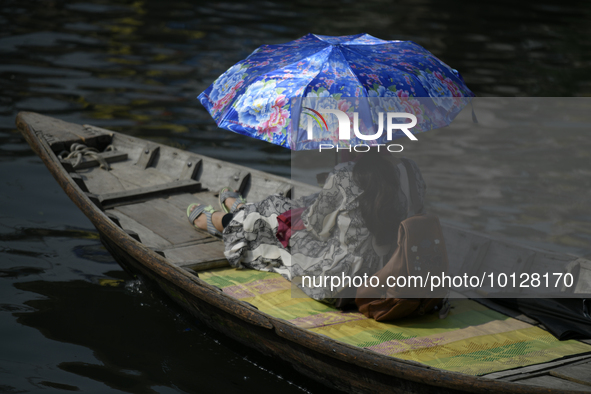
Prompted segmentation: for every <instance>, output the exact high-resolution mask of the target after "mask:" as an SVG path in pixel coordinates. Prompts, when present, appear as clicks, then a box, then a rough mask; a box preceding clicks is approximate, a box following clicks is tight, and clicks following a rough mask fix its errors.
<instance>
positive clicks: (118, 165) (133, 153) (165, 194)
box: [16, 112, 591, 393]
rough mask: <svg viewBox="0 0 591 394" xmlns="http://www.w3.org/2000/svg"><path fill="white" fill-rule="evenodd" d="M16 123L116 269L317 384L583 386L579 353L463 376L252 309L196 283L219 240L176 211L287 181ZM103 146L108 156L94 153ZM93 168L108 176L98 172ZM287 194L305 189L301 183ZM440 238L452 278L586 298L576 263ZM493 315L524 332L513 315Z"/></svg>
mask: <svg viewBox="0 0 591 394" xmlns="http://www.w3.org/2000/svg"><path fill="white" fill-rule="evenodd" d="M16 121H17V126H18V128H19V129H20V131H21V132H22V133H23V135H24V136H25V138H26V140H27V141H28V143H29V144H30V146H31V147H32V149H33V150H34V151H35V152H36V153H37V154H38V155H39V157H40V158H41V159H42V160H43V162H44V163H45V165H46V166H47V168H48V169H49V170H50V172H51V174H52V175H53V176H54V177H55V179H56V180H57V182H58V183H59V185H60V186H61V187H62V188H63V189H64V191H65V192H66V194H67V195H68V196H69V197H70V198H71V199H72V201H73V202H74V203H75V204H76V205H77V206H78V208H80V209H81V210H82V211H83V212H84V214H85V215H86V216H87V217H88V218H89V219H90V220H91V222H92V223H93V225H94V226H96V228H97V229H98V231H99V233H100V236H101V240H102V242H103V244H104V245H105V247H106V248H107V249H108V250H109V251H110V252H111V253H112V255H113V256H114V258H115V259H116V260H117V262H118V263H119V264H121V266H122V267H123V268H124V269H126V270H127V271H129V272H130V273H132V274H141V275H143V276H144V277H146V278H148V279H150V280H152V281H154V282H155V283H157V284H158V286H159V287H160V288H161V289H162V290H163V291H164V292H165V293H166V294H168V295H169V296H170V298H171V299H172V300H174V301H175V302H177V303H178V304H180V305H181V306H182V307H183V308H184V309H185V310H186V311H188V312H189V313H191V314H193V315H194V316H196V317H197V318H198V319H199V320H200V321H202V322H204V323H206V324H207V325H209V326H210V327H212V328H213V329H215V330H218V331H220V332H222V333H224V334H226V335H228V336H229V337H231V338H233V339H235V340H237V341H239V342H241V343H243V344H246V345H248V346H251V347H253V348H255V349H257V350H259V351H261V352H262V353H264V354H267V355H270V356H273V357H280V358H282V359H284V360H286V361H288V362H289V363H291V364H292V365H293V366H294V367H295V368H296V369H297V370H299V371H300V372H302V373H304V374H306V375H308V376H310V377H312V378H315V379H317V380H319V381H321V382H323V383H325V384H327V385H329V386H332V387H334V388H337V389H341V390H344V391H348V392H381V393H386V392H396V393H408V392H415V393H456V392H466V393H468V392H470V393H540V392H544V393H557V392H577V391H581V390H582V391H584V390H591V354H578V355H574V356H573V357H570V358H564V359H559V360H555V361H552V362H547V363H543V364H539V365H533V366H529V367H523V368H517V369H512V370H509V371H501V372H496V373H492V374H489V375H485V376H471V375H466V374H462V373H456V372H449V371H445V370H441V369H437V368H433V367H430V366H427V365H425V364H421V363H418V362H413V361H407V360H404V359H400V358H395V357H389V356H385V355H382V354H379V353H376V352H374V351H371V350H367V349H364V348H361V347H356V346H351V345H348V344H346V343H344V342H340V341H337V340H334V339H331V338H328V337H326V336H323V335H319V334H316V333H314V332H312V331H310V330H307V329H305V328H301V327H298V326H295V325H294V324H291V323H289V322H288V321H286V320H282V319H279V318H276V317H273V316H271V315H268V314H266V313H263V312H261V311H259V310H257V309H256V308H255V307H253V306H252V305H250V304H248V303H245V302H242V301H239V300H238V299H236V298H233V297H232V296H230V295H228V294H226V293H224V292H223V291H220V289H219V288H217V287H215V286H212V285H210V284H208V283H207V282H205V281H204V280H202V279H200V278H199V273H200V272H203V271H207V270H211V269H213V268H216V267H222V266H225V265H227V262H226V260H225V259H224V255H223V245H222V242H221V241H220V240H219V239H218V238H215V237H213V236H210V235H209V234H207V233H205V232H203V233H201V232H198V231H195V230H193V228H192V227H191V226H190V224H189V223H188V221H187V220H186V213H185V211H186V207H187V205H188V204H189V203H191V202H195V201H202V202H205V203H211V204H216V203H217V199H216V191H217V190H219V189H220V188H221V187H223V186H227V185H228V183H230V186H232V187H234V188H235V189H238V190H240V191H241V192H242V193H243V194H245V195H247V197H248V199H249V200H250V201H256V200H259V199H262V198H264V197H265V196H267V195H269V194H271V193H286V194H289V193H290V192H291V190H292V182H291V181H289V180H287V179H284V178H281V177H278V176H274V175H270V174H267V173H263V172H260V171H256V170H252V169H248V168H245V167H241V166H238V165H234V164H230V163H226V162H223V161H220V160H215V159H211V158H208V157H205V156H202V155H198V154H195V153H192V152H187V151H183V150H179V149H175V148H172V147H168V146H163V145H159V144H155V143H153V142H149V141H144V140H140V139H137V138H133V137H130V136H127V135H124V134H120V133H116V132H112V131H109V130H105V129H101V128H98V127H93V126H80V125H75V124H72V123H67V122H63V121H60V120H57V119H54V118H50V117H46V116H43V115H39V114H35V113H27V112H22V113H20V114H19V115H18V117H17V120H16ZM73 143H83V144H85V145H86V146H88V147H95V148H97V149H98V150H99V151H100V153H98V154H96V155H95V156H94V158H88V157H87V158H85V159H84V160H82V161H81V162H79V163H76V160H75V159H61V160H60V158H58V154H59V153H60V152H61V151H63V150H64V149H68V148H69V147H70V146H71V145H72V144H73ZM108 146H112V147H114V148H115V149H114V150H110V149H109V148H107V149H105V148H106V147H108ZM105 162H108V163H109V165H110V167H111V170H110V171H104V170H102V169H100V168H99V166H100V165H101V163H103V165H104V163H105ZM298 186H299V187H300V188H302V189H303V190H309V191H311V192H312V191H314V190H315V188H314V187H313V186H308V185H303V184H302V185H298ZM444 232H445V238H446V242H447V245H448V249H449V254H450V262H452V265H454V264H455V266H454V267H452V270H454V269H455V270H457V271H458V272H473V273H478V274H479V273H481V272H484V271H486V270H488V271H489V272H492V271H498V270H501V269H503V267H500V265H502V264H505V263H506V264H509V263H510V262H516V261H518V262H520V266H521V267H522V272H542V271H543V270H544V269H547V267H548V266H549V265H552V267H554V268H556V267H557V266H560V269H562V270H563V272H569V273H572V274H573V275H574V276H575V277H576V286H573V287H571V288H569V289H567V288H565V289H563V290H565V291H575V292H578V291H587V292H588V291H589V288H588V287H586V286H588V285H589V283H590V282H591V281H589V278H590V273H591V264H590V262H589V261H587V260H584V259H580V258H576V257H572V256H567V255H560V254H554V253H549V252H545V251H542V250H536V249H532V248H528V247H523V246H520V245H517V244H514V243H511V242H508V241H505V240H499V239H493V238H490V237H487V236H485V235H483V234H478V233H475V232H471V231H466V230H463V229H461V228H457V227H454V226H451V225H447V224H444ZM501 257H502V258H501ZM454 262H455V263H454ZM495 266H496V268H495ZM489 290H490V289H489ZM483 291H487V289H483ZM496 308H497V309H498V308H501V307H496ZM501 309H502V308H501ZM502 311H503V312H505V313H507V314H509V315H511V316H514V317H517V318H521V319H524V320H527V321H529V322H530V323H532V324H536V322H535V321H532V320H531V319H529V320H528V318H526V317H525V316H518V315H519V314H518V313H516V312H513V311H510V310H502Z"/></svg>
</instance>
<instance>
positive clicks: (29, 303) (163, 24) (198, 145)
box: [0, 0, 591, 392]
mask: <svg viewBox="0 0 591 394" xmlns="http://www.w3.org/2000/svg"><path fill="white" fill-rule="evenodd" d="M590 11H591V4H590V3H588V2H583V1H574V2H569V3H568V4H567V3H564V4H560V5H556V4H550V3H547V2H539V1H520V2H512V3H505V2H502V1H495V2H486V3H482V2H468V1H457V0H451V1H446V2H437V1H435V0H420V1H416V0H412V1H411V0H407V1H401V2H397V3H396V5H393V4H392V3H391V2H387V1H379V0H377V1H369V2H367V1H366V2H350V1H345V2H343V1H339V2H337V1H329V2H321V3H320V2H312V1H309V0H300V1H295V2H275V3H272V2H267V1H252V2H243V1H240V2H238V1H234V2H231V1H226V2H218V3H215V2H209V3H203V2H190V1H166V2H162V1H156V0H133V1H131V0H123V1H117V2H115V1H112V0H89V1H84V2H72V1H65V0H48V1H38V2H34V1H31V2H22V1H16V0H8V1H4V2H2V5H1V6H0V184H1V188H0V296H1V297H2V300H3V304H2V305H0V312H2V313H1V314H0V327H2V328H1V330H2V336H3V338H5V339H4V340H3V341H0V354H2V355H3V356H4V357H3V360H1V361H0V375H1V377H0V381H2V382H3V383H2V385H0V390H4V391H10V390H12V391H14V392H17V391H21V390H34V389H44V390H49V391H52V390H53V391H54V392H62V391H63V390H75V389H76V388H80V389H81V390H85V391H95V392H102V391H104V390H108V389H109V388H110V389H113V390H115V391H123V392H138V391H142V392H149V391H150V390H152V391H155V392H179V391H187V392H194V391H200V392H212V391H220V390H221V389H225V391H228V390H229V391H236V390H242V391H244V390H246V391H248V390H250V391H259V390H261V387H267V388H268V389H269V390H282V391H294V392H302V391H303V390H310V391H314V392H317V391H320V390H322V389H320V388H319V386H318V385H315V384H314V383H310V382H309V381H305V380H303V378H301V375H295V374H294V373H293V371H292V372H290V371H291V369H290V368H287V367H285V366H283V365H280V366H276V365H275V363H274V362H269V361H268V360H266V359H262V361H261V362H259V361H256V362H255V361H252V360H257V359H256V357H257V356H256V355H252V354H251V353H249V352H248V351H247V350H244V349H242V348H238V350H237V353H235V352H233V351H231V350H229V347H232V348H234V347H235V346H236V345H235V344H234V343H233V342H231V341H227V340H226V341H224V339H223V338H217V337H216V336H215V333H211V332H209V331H207V330H205V329H204V330H201V331H200V330H197V329H192V331H188V332H185V331H184V330H185V329H186V328H189V327H194V326H193V325H191V324H188V323H187V322H185V321H184V320H183V319H181V318H178V319H175V318H171V316H175V313H176V312H170V310H169V309H167V308H166V307H164V306H163V304H161V303H159V302H158V300H157V298H154V297H153V296H152V294H153V293H151V292H150V291H145V292H143V293H141V294H139V293H134V292H130V291H129V290H126V288H125V287H120V286H119V282H120V280H122V279H125V280H130V278H128V277H127V276H125V274H124V273H123V272H122V271H121V270H120V269H119V268H118V266H116V265H114V264H113V262H112V261H110V260H109V256H108V255H106V254H104V251H103V250H102V249H101V248H100V246H99V244H98V240H97V239H96V232H95V231H94V229H92V228H91V226H90V224H89V222H88V220H87V219H86V218H85V217H84V216H82V214H81V213H80V212H79V211H78V210H77V208H76V207H75V206H74V205H73V204H72V203H71V202H70V201H69V200H68V199H67V197H65V195H64V194H63V192H62V191H61V190H60V189H59V187H58V186H57V185H56V184H55V182H54V180H53V179H52V178H51V177H50V176H49V174H48V172H47V170H46V169H45V168H44V166H43V165H42V164H41V163H40V161H39V160H38V159H37V158H36V157H35V156H34V154H33V153H32V152H31V150H30V148H29V147H28V145H27V144H26V143H25V142H24V140H23V139H22V137H21V136H20V135H19V134H18V133H15V132H14V118H15V116H16V114H17V112H18V111H23V110H28V111H38V112H42V113H44V114H49V115H53V116H56V117H59V118H62V119H64V120H68V121H73V122H77V123H90V124H95V125H97V126H103V127H109V128H113V129H115V130H117V131H121V132H124V133H128V134H131V135H135V136H141V137H146V138H150V139H152V140H155V141H158V142H163V143H165V144H169V145H173V146H177V147H183V148H186V149H189V150H192V151H195V152H199V153H203V154H206V155H210V156H214V157H217V158H220V159H223V160H229V161H233V162H236V163H239V164H243V165H247V166H251V167H255V168H258V169H262V170H265V171H271V172H273V173H277V174H281V175H289V172H290V154H289V152H287V151H285V150H282V148H280V147H277V146H273V145H271V144H267V143H264V142H262V141H258V140H252V139H247V138H246V137H242V136H239V135H236V134H233V133H231V132H227V131H222V130H219V129H217V128H216V127H215V125H214V124H213V122H212V121H211V119H210V117H209V115H208V114H207V113H206V112H205V110H204V109H203V108H202V107H201V106H200V105H199V104H198V102H197V100H196V96H197V94H199V93H200V92H201V91H202V90H203V89H204V88H205V87H206V86H208V85H209V84H210V83H211V82H212V81H213V80H214V79H215V78H216V77H217V76H218V75H219V74H221V73H222V72H223V71H224V70H226V69H227V68H228V67H230V66H231V65H232V64H234V63H235V62H237V61H238V60H240V59H242V58H244V57H245V56H247V55H248V54H249V53H250V52H251V51H252V50H254V49H255V48H256V47H258V46H259V45H262V44H269V43H281V42H287V41H291V40H293V39H294V38H297V37H299V36H302V35H304V34H306V33H308V32H314V33H318V34H327V35H344V34H354V33H360V32H367V33H370V34H372V35H374V36H377V37H380V38H383V39H408V40H413V41H415V42H417V43H418V44H420V45H423V46H424V47H425V48H427V49H428V50H430V51H432V52H433V53H434V54H435V55H436V56H438V57H440V58H441V59H442V60H443V61H445V62H446V63H448V64H450V65H451V66H452V67H454V68H456V69H458V70H459V71H460V72H461V73H462V75H463V76H464V79H465V81H466V83H467V85H468V86H469V87H470V88H471V89H472V90H473V91H474V92H475V93H476V95H477V96H481V97H482V96H539V97H541V96H589V95H591V72H590V68H591V59H590V54H591V51H590V46H591V43H590V42H589V40H588V39H587V37H588V36H589V33H590V29H591V25H589V23H588V20H589V16H590V15H589V14H590ZM477 114H478V116H479V117H480V118H481V119H482V122H483V123H484V122H485V120H486V116H487V111H486V109H485V108H481V109H478V108H477ZM587 141H588V139H587V138H586V136H585V131H581V130H576V131H573V132H569V133H568V135H567V134H563V135H561V138H560V139H557V138H556V136H554V135H553V134H552V133H547V131H543V132H541V134H540V135H539V138H529V137H526V136H519V137H517V136H516V135H513V134H503V133H494V132H491V131H487V130H481V132H479V133H469V132H467V131H466V130H464V131H462V130H456V129H451V128H450V129H447V130H445V129H444V130H434V131H433V132H429V133H425V134H423V135H422V137H421V139H420V142H421V144H420V145H417V148H416V149H414V148H413V149H411V148H410V147H409V146H408V144H405V148H408V150H407V152H408V154H409V156H411V157H413V158H415V159H416V160H417V162H419V163H420V164H421V166H422V168H423V170H424V172H425V176H426V178H427V182H428V183H429V192H428V194H429V199H430V204H431V209H432V210H434V211H436V212H437V213H438V214H440V215H441V216H442V217H444V218H446V219H448V220H453V221H455V222H458V223H461V224H464V225H466V226H470V227H473V228H476V229H480V230H484V231H488V232H492V233H499V234H503V235H509V236H514V237H517V238H519V239H523V240H526V241H528V242H532V243H536V244H542V243H547V244H550V243H551V244H552V247H562V248H564V249H565V250H569V251H574V252H578V253H589V248H588V246H587V245H589V241H590V240H591V239H590V238H591V237H590V234H591V229H590V225H589V223H590V222H591V213H590V212H589V208H588V204H585V198H587V199H588V194H584V191H585V190H589V188H588V186H589V184H588V182H589V181H588V179H589V166H588V164H587V163H588V162H589V160H588V159H589V154H588V152H589V149H588V148H589V143H588V142H587ZM553 144H554V145H553ZM549 146H555V147H554V148H553V149H552V150H550V149H549V148H548V147H549ZM540 156H543V157H547V160H544V161H542V162H541V163H542V165H541V166H536V167H532V165H531V163H532V161H531V159H532V158H533V157H536V158H537V157H540ZM462 158H469V159H470V161H465V162H462V161H461V160H462ZM564 158H568V160H566V161H567V162H568V166H570V167H569V168H575V167H576V168H578V170H573V171H567V170H565V167H563V165H564V163H565V160H564ZM468 162H469V163H470V165H467V164H465V163H468ZM577 166H578V167H577ZM516 168H519V171H517V170H515V169H516ZM508 174H509V176H508ZM488 180H493V181H494V182H492V181H491V182H488ZM459 186H461V187H462V190H463V194H464V195H463V196H462V198H458V187H459ZM540 187H543V188H544V189H545V191H546V193H543V194H540V193H535V191H536V190H539V188H540ZM585 187H587V189H585ZM532 191H533V192H532ZM581 191H583V192H581ZM581 193H583V194H581ZM587 193H588V192H587ZM545 198H548V199H549V200H545ZM557 199H562V200H564V201H565V204H564V205H563V206H562V208H560V209H559V210H550V209H549V204H552V202H549V201H556V200H557ZM101 284H109V286H101ZM142 304H143V305H142ZM13 314H14V315H15V316H13ZM191 323H192V322H191ZM6 338H10V340H6ZM216 341H221V342H222V343H223V344H222V346H220V345H218V344H217V342H216ZM253 357H254V358H253ZM244 358H246V359H247V360H244ZM259 365H260V366H259ZM265 369H269V370H270V372H268V371H266V370H265ZM290 373H291V375H289V374H290ZM280 376H290V377H289V378H287V379H282V378H281V377H280ZM196 377H197V378H196ZM293 383H296V384H297V385H294V384H293ZM216 384H219V385H222V386H216ZM299 386H302V387H303V388H302V387H299Z"/></svg>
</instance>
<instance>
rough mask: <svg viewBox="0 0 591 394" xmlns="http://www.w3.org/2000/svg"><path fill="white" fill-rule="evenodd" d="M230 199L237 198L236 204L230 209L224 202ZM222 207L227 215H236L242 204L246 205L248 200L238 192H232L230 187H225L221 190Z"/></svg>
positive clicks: (220, 200)
mask: <svg viewBox="0 0 591 394" xmlns="http://www.w3.org/2000/svg"><path fill="white" fill-rule="evenodd" d="M228 198H235V199H236V201H234V204H232V206H231V207H230V209H228V208H227V207H226V204H224V201H226V199H228ZM219 202H220V207H221V208H222V210H223V211H224V212H225V213H234V212H236V209H237V208H238V205H240V204H246V200H245V199H244V197H242V196H241V195H240V194H239V193H238V192H235V191H232V190H230V188H229V187H224V188H223V189H222V190H220V197H219Z"/></svg>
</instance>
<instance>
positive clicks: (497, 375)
mask: <svg viewBox="0 0 591 394" xmlns="http://www.w3.org/2000/svg"><path fill="white" fill-rule="evenodd" d="M590 359H591V355H589V354H586V355H584V356H578V357H569V358H563V359H560V360H556V361H551V362H549V363H543V364H536V365H530V366H527V367H522V368H515V369H510V370H507V371H500V372H493V373H489V374H488V375H483V376H482V377H483V378H489V379H501V378H508V377H512V378H511V379H512V380H515V379H520V378H521V377H520V376H516V375H527V374H529V373H533V372H539V371H543V370H546V369H550V368H552V367H557V366H560V365H565V364H573V363H578V362H585V360H590Z"/></svg>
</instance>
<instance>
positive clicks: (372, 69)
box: [198, 34, 474, 150]
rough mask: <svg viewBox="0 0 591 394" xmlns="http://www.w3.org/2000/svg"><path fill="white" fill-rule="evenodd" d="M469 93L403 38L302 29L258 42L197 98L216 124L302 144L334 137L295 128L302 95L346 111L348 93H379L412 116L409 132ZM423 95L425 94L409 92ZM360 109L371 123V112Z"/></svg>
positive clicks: (433, 122) (296, 146) (442, 120)
mask: <svg viewBox="0 0 591 394" xmlns="http://www.w3.org/2000/svg"><path fill="white" fill-rule="evenodd" d="M473 96H474V94H473V93H472V92H471V91H470V89H468V87H467V86H466V85H465V84H464V81H463V79H462V77H461V76H460V75H459V73H458V72H457V71H456V70H454V69H452V68H450V67H449V66H447V65H446V64H445V63H443V62H442V61H441V60H439V59H437V58H436V57H435V56H433V54H431V53H430V52H429V51H427V50H426V49H424V48H423V47H421V46H419V45H417V44H415V43H413V42H411V41H385V40H380V39H378V38H375V37H372V36H370V35H369V34H358V35H353V36H341V37H332V36H321V35H315V34H308V35H306V36H304V37H301V38H299V39H297V40H295V41H291V42H288V43H286V44H280V45H264V46H261V47H260V48H258V49H256V50H255V51H254V52H253V53H252V54H251V55H250V56H248V57H247V58H246V59H244V60H242V61H240V62H238V63H237V64H235V65H234V66H232V67H231V68H230V69H229V70H227V71H226V72H225V73H224V74H222V75H221V76H220V77H219V78H218V79H216V81H215V82H214V83H213V84H212V85H211V86H209V87H208V88H207V89H206V90H205V91H204V92H203V93H201V94H200V95H199V97H198V98H199V100H200V101H201V103H202V104H203V106H205V108H206V109H207V110H208V111H209V113H210V114H211V116H212V117H213V118H214V120H215V121H216V123H217V125H218V126H219V127H221V128H225V129H228V130H231V131H234V132H236V133H239V134H243V135H247V136H250V137H254V138H258V139H261V140H264V141H268V142H271V143H273V144H277V145H280V146H284V147H286V148H289V149H293V150H302V149H313V148H316V147H317V146H318V144H320V143H323V142H327V141H329V142H334V141H335V138H336V137H335V135H326V133H327V132H328V130H325V135H324V136H321V137H320V138H317V139H315V140H310V139H308V138H307V137H306V135H305V133H302V130H301V129H300V128H299V126H298V124H299V123H301V122H299V117H300V115H301V113H302V109H309V108H308V107H306V105H305V104H306V103H309V102H310V101H309V100H314V99H316V100H318V99H323V98H332V99H333V100H334V102H335V103H336V104H335V105H336V106H338V109H340V110H344V112H349V113H352V110H353V108H351V102H350V98H361V97H367V98H368V99H367V100H371V99H373V98H378V99H379V100H386V101H382V104H380V105H381V106H382V108H383V106H384V104H383V102H387V101H388V100H389V101H390V102H391V101H395V103H393V104H391V106H390V107H389V109H390V110H398V111H399V112H403V111H405V112H410V113H413V114H414V115H416V116H417V119H418V124H417V126H416V127H414V128H413V129H412V130H411V131H412V132H413V133H417V132H421V131H426V130H430V129H433V128H437V127H443V126H446V125H448V124H449V123H451V121H452V120H453V118H454V117H455V116H456V115H457V114H458V113H459V112H460V111H461V110H462V108H463V107H464V106H465V105H466V104H467V103H469V102H470V99H471V97H473ZM423 97H430V98H432V100H427V101H425V100H424V99H417V98H423ZM302 100H304V101H303V103H304V105H302ZM305 100H308V101H305ZM347 100H349V101H347ZM366 108H367V111H368V112H371V109H369V106H366ZM387 109H388V108H386V110H387ZM364 116H365V118H366V119H367V116H370V118H369V119H370V122H372V120H373V122H374V123H375V119H376V113H373V114H371V113H370V114H369V115H368V114H365V115H364V114H361V117H362V118H363V117H364ZM350 117H351V119H352V115H351V116H350ZM292 118H294V119H298V122H299V123H298V122H295V123H294V122H291V120H292ZM328 118H334V117H328ZM366 123H367V122H366ZM292 129H294V130H296V131H295V132H294V131H293V130H292ZM328 129H333V130H334V128H331V127H330V126H328ZM370 129H371V127H370ZM328 133H330V132H328ZM333 134H334V133H333ZM353 140H355V138H353ZM353 142H354V141H351V143H353ZM377 142H380V143H381V142H382V141H373V143H377ZM361 143H368V142H367V141H361ZM370 144H371V143H370Z"/></svg>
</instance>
